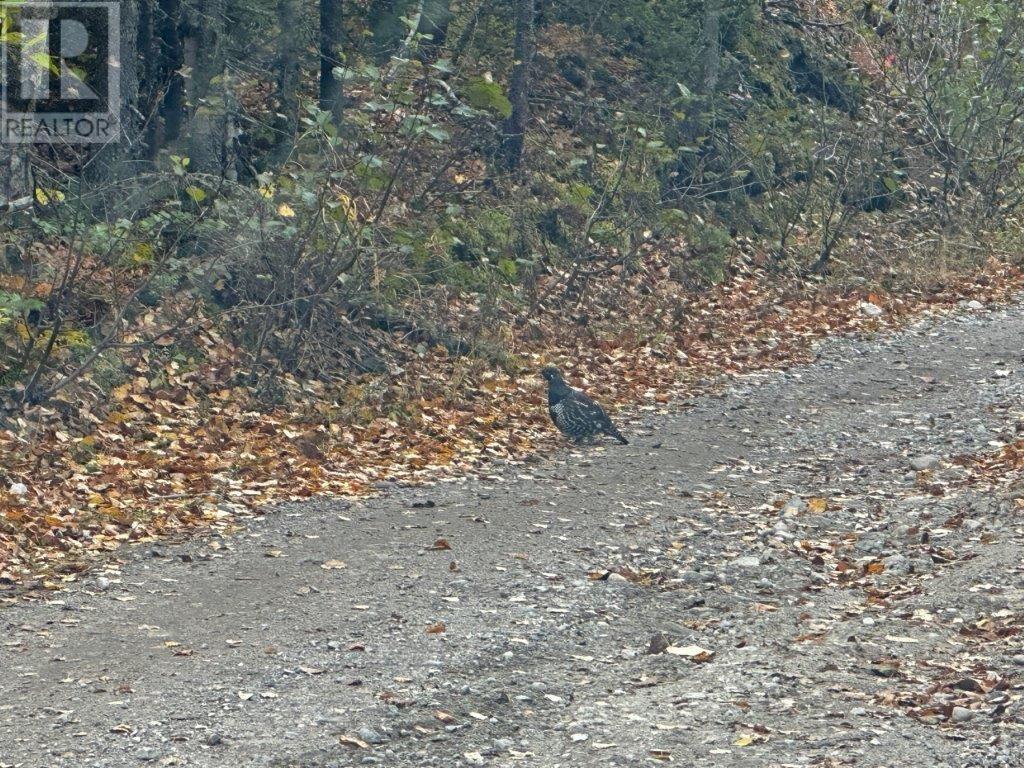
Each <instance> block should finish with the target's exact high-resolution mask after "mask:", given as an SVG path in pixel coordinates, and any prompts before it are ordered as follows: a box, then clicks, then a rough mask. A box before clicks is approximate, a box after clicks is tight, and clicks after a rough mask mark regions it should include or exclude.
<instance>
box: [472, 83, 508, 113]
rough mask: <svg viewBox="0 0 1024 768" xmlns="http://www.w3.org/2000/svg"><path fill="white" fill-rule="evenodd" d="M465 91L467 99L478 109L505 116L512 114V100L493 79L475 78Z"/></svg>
mask: <svg viewBox="0 0 1024 768" xmlns="http://www.w3.org/2000/svg"><path fill="white" fill-rule="evenodd" d="M463 91H464V93H465V95H466V101H468V102H469V104H470V105H471V106H473V107H474V108H476V109H486V110H488V111H490V112H494V113H495V114H497V115H498V116H499V117H503V118H507V117H508V116H509V115H511V114H512V102H510V101H509V100H508V96H506V95H505V93H504V91H502V89H501V86H500V85H499V84H498V83H495V82H493V81H492V80H487V79H485V78H483V77H477V78H473V79H472V80H470V81H469V83H467V84H466V86H465V87H464V88H463Z"/></svg>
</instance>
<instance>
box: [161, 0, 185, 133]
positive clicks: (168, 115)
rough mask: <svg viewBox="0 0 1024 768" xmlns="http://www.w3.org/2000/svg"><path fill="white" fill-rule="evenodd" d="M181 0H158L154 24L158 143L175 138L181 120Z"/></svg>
mask: <svg viewBox="0 0 1024 768" xmlns="http://www.w3.org/2000/svg"><path fill="white" fill-rule="evenodd" d="M180 22H181V0H160V4H159V7H158V9H157V18H156V19H154V27H155V31H156V38H157V40H158V43H157V46H158V49H159V51H160V55H159V62H158V64H157V72H158V73H159V81H158V87H160V88H163V89H164V95H163V99H162V100H161V103H160V110H159V112H160V127H159V129H158V136H157V139H156V143H157V144H158V145H159V146H163V145H164V144H167V143H170V142H173V141H177V140H178V137H179V136H181V128H182V126H183V125H184V124H185V118H186V112H185V81H184V79H183V78H182V76H181V68H182V65H183V64H184V52H183V51H182V47H181V34H180V31H179V29H178V25H179V23H180Z"/></svg>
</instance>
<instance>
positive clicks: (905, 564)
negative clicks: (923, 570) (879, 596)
mask: <svg viewBox="0 0 1024 768" xmlns="http://www.w3.org/2000/svg"><path fill="white" fill-rule="evenodd" d="M882 565H884V566H885V571H886V573H891V574H893V575H895V576H906V575H907V574H908V573H910V572H911V571H912V570H913V569H914V567H913V563H911V561H910V558H909V557H906V556H905V555H890V556H889V557H886V558H883V559H882Z"/></svg>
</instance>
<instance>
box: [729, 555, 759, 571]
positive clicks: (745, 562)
mask: <svg viewBox="0 0 1024 768" xmlns="http://www.w3.org/2000/svg"><path fill="white" fill-rule="evenodd" d="M732 564H733V565H735V566H736V567H737V568H760V567H761V558H759V557H758V556H757V555H744V556H743V557H737V558H736V559H735V560H733V561H732Z"/></svg>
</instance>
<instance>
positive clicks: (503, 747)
mask: <svg viewBox="0 0 1024 768" xmlns="http://www.w3.org/2000/svg"><path fill="white" fill-rule="evenodd" d="M515 745H516V743H515V742H514V741H512V739H495V740H494V749H495V751H496V752H508V751H509V750H510V749H512V747H514V746H515Z"/></svg>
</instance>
